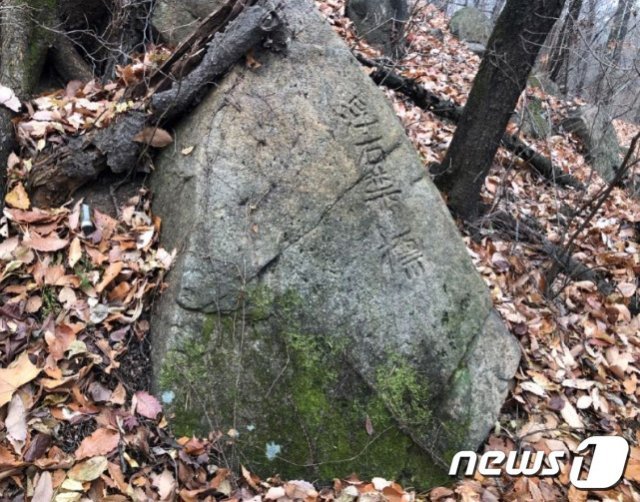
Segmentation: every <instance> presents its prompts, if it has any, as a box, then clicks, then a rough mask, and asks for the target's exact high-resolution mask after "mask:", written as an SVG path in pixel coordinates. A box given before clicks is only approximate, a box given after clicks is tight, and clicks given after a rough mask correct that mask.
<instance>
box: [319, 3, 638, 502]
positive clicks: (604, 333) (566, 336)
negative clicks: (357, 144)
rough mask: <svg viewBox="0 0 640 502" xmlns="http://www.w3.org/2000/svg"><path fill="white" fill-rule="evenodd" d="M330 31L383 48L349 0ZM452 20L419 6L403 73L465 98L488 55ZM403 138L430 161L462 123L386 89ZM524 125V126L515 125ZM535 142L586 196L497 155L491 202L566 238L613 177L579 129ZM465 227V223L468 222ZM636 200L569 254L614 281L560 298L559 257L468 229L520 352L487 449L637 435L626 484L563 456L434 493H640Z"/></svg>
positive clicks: (611, 206) (574, 283) (592, 227)
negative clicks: (354, 15) (348, 14)
mask: <svg viewBox="0 0 640 502" xmlns="http://www.w3.org/2000/svg"><path fill="white" fill-rule="evenodd" d="M318 4H319V7H320V9H321V11H322V12H323V13H324V15H325V16H326V17H327V19H328V20H329V22H330V23H331V24H332V25H333V27H334V28H335V30H336V31H337V32H338V33H339V34H340V35H341V36H342V37H343V38H344V39H345V40H346V41H347V43H349V45H350V46H351V47H352V48H353V49H354V50H355V51H358V52H361V53H362V54H364V55H366V56H367V57H369V58H375V57H379V54H378V53H377V52H376V51H375V49H372V48H371V47H369V46H367V44H366V43H365V42H363V41H361V40H359V39H358V38H357V37H356V35H355V34H354V32H353V29H352V26H351V23H350V21H349V20H348V19H346V18H345V17H343V12H344V10H343V9H344V1H343V0H324V1H320V2H318ZM447 26H448V20H447V18H446V17H445V16H444V15H443V14H442V13H441V12H439V11H438V10H437V9H435V8H434V7H433V6H430V5H423V6H422V7H421V8H420V9H419V10H418V12H417V15H416V17H415V18H414V19H413V21H412V23H411V27H410V33H409V34H408V37H407V40H408V42H409V51H408V53H407V55H406V56H405V57H404V58H403V59H402V60H401V61H399V62H398V63H397V66H396V68H395V69H396V71H398V72H400V73H401V74H403V75H405V76H407V77H411V78H414V79H417V80H418V81H419V82H420V83H421V84H422V85H423V86H425V87H426V88H428V89H429V90H431V91H433V92H436V93H438V94H439V95H441V96H446V97H448V98H449V99H451V100H453V101H455V102H456V103H458V104H460V105H462V104H464V101H465V99H466V95H467V94H468V92H469V90H470V88H471V84H472V80H473V76H474V74H475V72H476V71H477V68H478V65H479V58H478V57H477V56H476V55H474V54H472V53H471V52H470V51H469V50H468V49H467V48H466V47H465V45H464V43H463V42H460V41H458V40H457V39H456V38H455V37H453V36H452V35H451V34H450V33H449V31H448V28H447ZM386 92H387V95H388V97H389V98H390V100H391V101H392V103H393V105H394V108H395V110H396V112H397V114H398V117H399V118H400V119H401V120H402V122H403V124H404V126H405V129H406V131H407V134H408V135H409V137H410V139H411V140H412V142H413V143H414V145H415V146H416V148H417V149H418V150H419V152H420V153H421V154H422V157H423V159H424V160H425V162H427V163H429V162H434V161H436V162H437V161H440V160H442V157H443V156H444V154H445V152H446V149H447V147H448V145H449V142H450V140H451V137H452V135H453V132H454V131H455V126H454V125H453V124H450V123H447V122H445V121H442V120H441V119H439V118H438V117H436V116H435V115H433V114H431V113H429V112H424V111H423V110H421V109H419V108H418V107H416V106H414V105H413V104H412V103H411V102H409V101H408V100H406V99H404V98H403V97H402V96H399V95H397V94H395V93H394V92H392V91H386ZM532 97H536V98H538V99H541V100H542V102H543V106H544V107H545V108H546V109H547V110H548V111H549V112H550V114H551V116H552V118H554V119H556V120H557V119H558V118H559V117H562V116H563V115H566V110H568V109H570V108H571V107H575V106H576V105H578V104H580V103H579V102H577V101H569V102H564V101H561V100H559V99H557V98H554V97H552V96H548V95H546V94H545V93H544V92H543V91H542V90H541V89H539V88H535V89H527V91H526V92H525V93H524V95H523V97H522V99H521V103H520V107H522V106H523V105H524V103H525V102H526V100H527V99H531V98H532ZM615 126H616V129H617V130H618V131H619V132H622V136H621V141H622V143H623V144H628V143H629V139H630V137H631V136H633V135H634V134H636V133H637V130H638V128H637V127H636V126H632V125H629V124H624V123H620V122H619V121H616V123H615ZM509 128H510V132H512V133H516V132H517V131H518V124H516V123H513V124H510V126H509ZM526 140H527V141H528V142H529V143H531V144H532V145H533V146H534V147H535V148H536V149H537V150H538V151H540V152H542V153H544V154H545V155H549V156H551V158H552V159H553V160H554V162H555V163H556V164H557V165H559V166H561V167H562V169H563V170H564V171H565V172H570V173H572V174H573V175H575V176H576V177H578V178H579V179H581V180H583V181H588V183H589V188H588V189H587V193H582V192H577V191H575V190H567V189H562V188H560V187H553V186H551V185H549V184H547V183H545V182H544V180H542V179H541V178H540V177H539V176H537V175H536V174H535V173H532V172H531V170H530V169H529V168H528V167H525V165H524V164H523V163H522V162H521V161H519V160H517V159H514V158H512V156H511V155H510V154H509V153H508V152H506V151H501V152H500V153H499V155H498V158H497V159H496V163H495V165H494V168H493V169H492V172H491V174H490V175H489V176H488V177H487V180H486V183H485V186H484V190H483V194H482V196H483V199H484V202H485V203H486V204H487V206H488V207H492V208H493V209H492V210H493V211H498V210H502V211H506V212H507V213H509V214H512V215H515V216H516V218H518V219H519V220H521V221H529V220H530V219H532V218H533V219H535V220H536V221H537V222H538V223H539V224H540V227H541V228H540V229H539V231H540V233H541V234H542V235H544V236H545V237H546V238H547V239H548V240H549V241H550V242H552V243H555V244H562V243H563V242H566V240H567V239H568V236H569V235H571V233H572V232H573V231H574V230H575V229H577V228H578V227H579V226H580V225H581V224H582V223H583V221H584V218H585V216H586V214H585V213H584V212H583V213H580V214H577V215H575V216H574V215H573V214H572V210H573V209H575V208H578V207H580V206H581V205H582V204H583V203H584V202H585V201H586V200H588V199H589V198H590V197H592V196H593V195H595V194H596V193H597V192H598V191H599V190H601V189H602V188H603V187H604V183H603V181H602V180H601V179H600V178H599V177H598V176H597V174H595V173H594V172H593V171H592V170H591V168H590V167H589V166H588V165H587V163H586V162H585V160H584V158H583V156H582V155H581V154H580V153H579V145H578V144H577V143H576V141H575V139H574V138H572V137H570V136H569V135H566V134H562V135H560V134H558V135H555V136H551V137H550V138H547V139H546V140H536V139H533V138H529V137H526ZM461 230H462V231H463V232H464V231H465V230H464V229H461ZM639 231H640V204H639V203H638V201H637V200H636V199H633V198H632V197H630V195H629V193H627V192H625V191H624V190H621V189H615V190H614V192H613V194H612V196H611V198H609V199H608V200H607V202H606V203H605V204H604V205H603V207H602V208H601V209H600V211H599V212H598V214H597V215H596V217H595V218H594V219H593V221H591V223H590V224H589V225H587V227H586V229H585V230H584V232H583V233H582V234H581V237H580V239H579V240H578V246H577V249H576V250H575V251H574V254H573V257H574V258H575V259H577V260H579V261H580V262H581V263H583V264H585V265H587V266H588V267H590V268H592V269H595V270H597V271H599V272H600V273H601V274H602V275H603V276H604V277H606V279H607V280H608V282H609V283H610V284H611V285H612V292H610V293H609V294H603V293H601V292H599V291H598V288H597V287H596V284H594V283H593V282H590V281H580V280H570V279H568V278H566V277H564V276H562V275H560V276H559V278H558V279H556V282H555V284H554V286H555V288H556V290H559V291H560V292H559V294H558V295H557V296H556V297H555V298H548V297H546V296H545V295H544V292H545V290H546V289H547V286H548V284H547V282H546V281H547V277H546V272H547V271H548V270H549V268H550V266H551V263H550V260H549V258H548V256H547V255H545V254H544V253H542V252H541V249H540V247H539V246H535V245H532V244H530V243H527V242H524V240H519V241H514V240H513V239H512V238H508V237H506V236H505V235H503V234H502V233H501V232H500V231H499V229H495V228H493V226H492V225H491V224H490V222H488V221H487V222H486V224H484V225H482V226H481V228H480V231H479V233H480V236H481V238H480V239H479V240H478V239H471V238H470V237H469V236H467V237H466V239H465V241H466V243H467V246H468V249H469V252H470V254H471V256H472V258H473V261H474V263H475V265H476V267H477V269H478V271H479V272H480V273H481V275H482V276H483V278H484V279H485V282H486V283H487V285H488V286H489V288H490V291H491V294H492V298H493V301H494V304H495V306H496V308H497V310H498V311H499V312H500V314H501V315H502V318H503V319H504V321H505V322H506V324H507V325H508V326H509V328H510V330H511V332H512V333H514V334H515V335H516V336H517V337H518V338H519V340H520V343H521V346H522V348H523V359H522V362H521V367H520V370H519V372H518V375H517V381H516V386H515V388H514V389H513V392H512V397H511V399H510V401H509V402H508V403H507V405H506V406H505V409H504V415H503V417H502V419H501V424H500V432H499V433H497V434H494V435H492V436H491V437H490V438H489V440H488V441H487V444H486V448H487V449H489V450H502V451H505V452H507V453H508V452H509V451H513V450H517V449H519V448H524V449H529V450H533V451H542V452H545V453H547V454H548V453H549V452H550V451H552V450H561V451H566V452H572V451H575V448H576V447H577V445H578V444H579V443H580V441H581V440H582V439H583V438H584V437H587V436H589V435H596V434H604V435H606V434H620V435H624V436H625V437H626V438H627V439H628V440H629V441H630V442H631V444H632V445H634V446H633V447H632V455H631V460H630V462H629V466H628V469H627V472H626V479H625V481H624V482H623V484H621V485H619V486H618V487H617V488H615V489H613V490H610V491H608V492H606V493H588V492H581V491H579V490H576V489H574V488H571V487H570V483H569V472H568V471H569V467H570V465H567V464H565V465H564V466H563V471H562V474H561V476H560V477H559V478H558V479H540V478H529V479H527V478H520V479H513V478H508V477H504V478H502V479H498V480H495V479H486V478H482V477H481V476H479V475H478V476H476V478H475V479H472V480H464V481H460V482H458V483H457V484H455V485H454V486H451V487H442V488H437V489H435V490H432V491H431V492H430V494H429V496H430V498H431V500H438V501H452V500H462V501H479V500H534V501H546V500H570V501H576V502H577V501H585V500H587V499H588V498H589V499H591V498H593V497H594V496H595V497H597V498H598V499H601V500H640V494H639V492H638V491H637V490H636V489H635V487H634V485H633V483H637V482H640V449H639V448H638V447H637V445H638V442H639V440H640V436H639V434H640V427H639V425H638V424H639V423H640V422H639V413H640V411H639V407H638V399H639V398H640V386H639V385H638V381H639V377H640V316H639V313H640V310H639V307H638V299H639V298H640V297H639V293H638V276H639V275H640V250H639V246H640V244H638V243H639V237H640V236H639V233H640V232H639Z"/></svg>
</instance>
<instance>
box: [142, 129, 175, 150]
mask: <svg viewBox="0 0 640 502" xmlns="http://www.w3.org/2000/svg"><path fill="white" fill-rule="evenodd" d="M133 141H136V142H137V143H144V144H147V145H150V146H152V147H154V148H164V147H165V146H168V145H170V144H171V143H173V137H172V136H171V134H169V133H168V132H167V131H165V130H164V129H160V128H159V127H145V128H144V129H143V130H142V131H141V132H139V133H138V134H136V136H135V137H134V138H133Z"/></svg>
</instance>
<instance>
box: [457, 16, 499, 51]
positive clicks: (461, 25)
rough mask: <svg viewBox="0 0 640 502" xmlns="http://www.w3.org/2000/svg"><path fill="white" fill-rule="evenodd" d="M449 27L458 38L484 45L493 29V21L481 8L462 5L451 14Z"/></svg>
mask: <svg viewBox="0 0 640 502" xmlns="http://www.w3.org/2000/svg"><path fill="white" fill-rule="evenodd" d="M449 29H450V30H451V33H453V34H454V35H455V36H456V37H458V38H459V39H460V40H464V41H466V42H476V43H479V44H482V45H484V46H486V45H487V42H488V41H489V37H490V36H491V31H492V30H493V23H492V22H491V20H490V19H489V18H488V17H487V16H485V15H484V14H483V13H482V11H481V10H479V9H476V8H475V7H463V8H462V9H460V10H458V11H456V13H455V14H454V15H453V16H451V20H450V21H449Z"/></svg>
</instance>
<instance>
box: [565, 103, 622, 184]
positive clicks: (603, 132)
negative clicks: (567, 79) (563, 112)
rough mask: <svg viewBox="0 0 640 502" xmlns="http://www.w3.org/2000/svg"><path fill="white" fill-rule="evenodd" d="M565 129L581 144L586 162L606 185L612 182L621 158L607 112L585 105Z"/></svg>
mask: <svg viewBox="0 0 640 502" xmlns="http://www.w3.org/2000/svg"><path fill="white" fill-rule="evenodd" d="M562 127H563V128H564V129H565V130H566V131H568V132H571V133H574V134H575V135H576V136H577V137H578V138H579V139H580V141H582V144H583V145H584V148H585V150H586V158H587V161H588V162H589V163H590V164H591V166H592V167H593V168H594V169H595V170H596V171H598V173H600V175H601V176H602V177H603V178H604V180H605V181H611V180H612V179H613V177H614V176H615V171H616V169H617V168H618V167H619V166H620V163H621V162H622V157H621V155H620V142H619V140H618V135H617V133H616V130H615V128H614V127H613V124H612V123H611V117H610V116H609V113H608V112H607V110H606V108H604V107H597V106H594V105H585V106H583V107H581V108H579V109H577V110H576V111H574V112H573V113H572V114H571V115H570V116H569V117H568V118H567V119H565V120H564V121H563V122H562Z"/></svg>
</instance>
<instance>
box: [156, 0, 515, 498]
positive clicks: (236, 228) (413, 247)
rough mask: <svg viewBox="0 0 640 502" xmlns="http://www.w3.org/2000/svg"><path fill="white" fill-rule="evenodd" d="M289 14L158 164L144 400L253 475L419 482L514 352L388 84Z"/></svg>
mask: <svg viewBox="0 0 640 502" xmlns="http://www.w3.org/2000/svg"><path fill="white" fill-rule="evenodd" d="M284 15H285V16H286V18H287V20H288V22H289V24H290V25H291V28H292V32H293V33H294V34H295V36H294V37H293V39H292V41H291V43H290V47H289V51H288V54H287V55H286V56H285V55H278V54H269V53H266V52H265V53H261V52H259V51H256V53H255V57H256V59H257V60H258V61H259V62H260V63H261V66H260V67H259V68H257V69H249V68H247V67H246V66H245V65H244V64H242V65H239V66H238V67H237V68H236V69H235V70H234V71H233V72H232V73H231V74H230V75H228V77H227V78H225V79H224V81H222V82H221V83H220V85H219V86H218V87H217V88H216V90H215V91H214V92H212V93H211V94H210V95H209V96H208V97H207V98H206V99H205V100H204V101H203V102H202V104H201V105H200V107H199V108H198V109H197V110H196V111H195V112H194V113H192V114H191V115H190V116H189V118H188V119H186V121H185V122H184V123H183V124H181V126H180V127H179V128H178V131H177V138H176V148H175V150H174V151H172V152H165V153H163V155H162V157H161V158H160V160H159V162H158V165H157V170H156V173H155V174H154V178H153V188H154V191H155V194H156V199H155V211H156V212H158V213H159V214H160V215H161V216H162V217H163V239H164V242H163V244H164V245H165V246H169V247H176V248H177V250H178V260H177V265H176V267H175V269H174V270H173V271H172V272H171V274H170V275H169V287H168V289H167V291H166V292H165V293H164V294H163V296H162V297H161V299H160V301H159V302H158V304H157V308H156V311H155V315H154V317H153V319H152V330H153V336H154V345H155V346H154V364H155V381H156V391H157V393H158V394H159V395H162V396H164V399H165V402H167V403H170V404H169V410H170V411H171V412H173V413H174V414H175V418H174V420H173V423H174V426H175V427H176V428H177V430H178V432H181V433H191V432H193V431H196V430H197V431H199V432H207V431H209V430H212V429H214V430H220V431H222V432H225V433H226V432H227V431H229V430H230V429H233V432H232V433H231V435H230V436H229V437H227V438H226V440H228V441H224V442H223V444H225V445H227V446H228V447H229V451H228V452H227V455H228V457H227V459H228V460H229V461H230V462H231V463H242V464H244V465H246V466H247V467H248V468H250V469H252V470H254V471H256V472H258V473H259V474H262V475H271V474H274V473H276V472H277V473H280V474H282V475H283V477H287V478H290V479H291V478H295V477H299V476H304V477H305V478H306V479H310V478H313V479H323V480H330V479H332V478H333V477H337V476H345V475H348V474H349V473H351V472H353V471H355V472H358V473H360V474H361V475H362V476H385V477H388V478H394V479H398V480H402V481H404V482H407V483H411V484H412V485H413V486H418V487H428V486H430V485H431V484H432V483H434V482H437V481H438V479H440V480H442V479H441V476H442V474H443V472H444V470H443V466H444V465H445V464H446V462H447V461H448V460H449V459H450V457H451V455H452V454H453V453H455V451H457V450H458V449H459V448H476V447H477V446H478V445H479V444H480V442H481V441H482V440H483V439H484V438H485V437H486V435H487V433H488V431H489V430H490V428H491V427H492V425H493V424H494V423H495V420H496V419H497V417H498V413H499V410H500V407H501V405H502V402H503V400H504V398H505V397H506V394H507V388H508V383H509V380H510V379H511V377H512V376H513V375H514V373H515V370H516V368H517V364H518V359H519V350H518V345H517V343H516V341H515V340H514V339H513V338H512V337H511V335H510V334H509V333H508V332H507V331H506V330H505V328H504V326H503V325H502V324H501V322H500V321H499V319H498V317H497V315H496V314H495V313H494V311H493V309H492V304H491V300H490V298H489V295H488V293H487V290H486V287H485V285H484V283H483V281H482V279H481V278H480V276H479V275H478V274H477V272H476V271H475V269H474V267H473V265H472V263H471V260H470V258H469V256H468V254H467V250H466V248H465V246H464V243H463V241H462V240H461V238H460V236H459V234H458V231H457V229H456V227H455V225H454V222H453V221H452V219H451V217H450V216H449V213H448V211H447V208H446V206H445V204H444V203H443V201H442V199H441V197H440V195H439V193H438V191H437V190H436V189H435V187H434V186H433V184H432V183H431V181H430V180H429V178H428V177H427V176H426V170H425V167H424V166H423V165H422V163H421V162H420V160H419V158H418V156H417V154H416V152H415V150H414V149H413V147H412V146H411V144H410V143H409V141H408V140H407V138H406V136H405V133H404V130H403V129H402V127H401V125H400V123H399V122H398V120H397V118H396V116H395V114H394V112H393V110H392V109H391V107H390V106H389V104H388V103H387V101H386V99H385V97H384V96H383V94H382V93H381V91H380V90H379V89H377V88H376V87H375V86H374V85H373V84H372V83H371V82H370V80H369V78H368V77H367V75H366V74H365V73H364V72H363V70H362V69H361V68H360V67H359V66H358V64H357V63H356V61H355V60H354V59H353V57H352V56H351V54H350V52H349V50H348V48H347V47H346V46H345V45H344V44H343V43H342V41H341V40H340V39H339V38H338V37H337V36H336V35H334V33H333V32H332V31H331V29H330V28H329V27H328V26H327V25H325V23H324V22H323V21H322V19H321V18H320V17H319V15H318V14H317V13H316V12H315V8H314V7H313V4H312V2H308V1H306V0H292V1H289V2H287V3H286V7H285V9H284ZM191 147H194V149H193V150H192V149H191ZM183 150H184V152H185V153H184V154H183V153H181V152H182V151H183ZM191 150H192V151H191ZM189 152H191V153H189ZM229 444H232V446H229Z"/></svg>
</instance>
